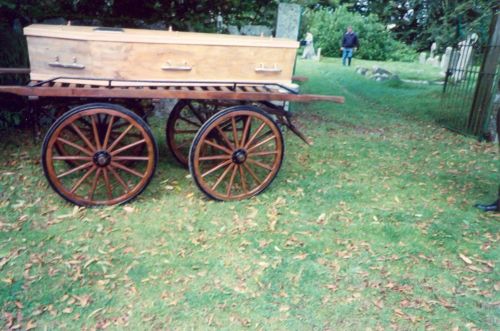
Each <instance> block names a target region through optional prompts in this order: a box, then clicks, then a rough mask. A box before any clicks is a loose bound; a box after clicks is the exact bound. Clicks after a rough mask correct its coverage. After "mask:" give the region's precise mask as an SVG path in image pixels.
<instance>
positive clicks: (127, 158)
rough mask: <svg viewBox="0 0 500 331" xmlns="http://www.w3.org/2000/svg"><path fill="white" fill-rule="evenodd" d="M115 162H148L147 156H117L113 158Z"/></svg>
mask: <svg viewBox="0 0 500 331" xmlns="http://www.w3.org/2000/svg"><path fill="white" fill-rule="evenodd" d="M113 160H115V161H148V160H149V157H147V156H115V157H113Z"/></svg>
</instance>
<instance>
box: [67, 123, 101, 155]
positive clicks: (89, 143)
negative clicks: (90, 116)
mask: <svg viewBox="0 0 500 331" xmlns="http://www.w3.org/2000/svg"><path fill="white" fill-rule="evenodd" d="M71 127H72V128H73V130H75V132H76V133H77V134H78V135H79V136H80V138H81V139H82V140H83V141H84V142H85V144H86V145H87V146H88V147H89V148H90V150H91V151H95V150H96V148H95V146H94V145H93V144H92V143H91V142H90V140H89V139H88V138H87V136H86V135H84V134H83V132H82V131H81V130H80V128H79V127H77V126H76V125H75V123H71Z"/></svg>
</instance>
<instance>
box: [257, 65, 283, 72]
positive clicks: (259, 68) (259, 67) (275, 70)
mask: <svg viewBox="0 0 500 331" xmlns="http://www.w3.org/2000/svg"><path fill="white" fill-rule="evenodd" d="M255 72H257V73H259V72H260V73H266V72H270V73H273V72H274V73H279V72H281V69H280V68H278V66H277V65H276V64H275V65H274V67H272V68H266V67H264V65H263V64H262V63H261V64H260V66H258V67H257V68H255Z"/></svg>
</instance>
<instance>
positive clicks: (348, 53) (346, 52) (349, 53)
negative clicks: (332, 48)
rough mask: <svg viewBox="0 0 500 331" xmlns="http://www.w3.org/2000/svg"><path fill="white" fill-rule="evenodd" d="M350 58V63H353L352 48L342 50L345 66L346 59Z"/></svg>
mask: <svg viewBox="0 0 500 331" xmlns="http://www.w3.org/2000/svg"><path fill="white" fill-rule="evenodd" d="M346 59H348V63H349V65H351V59H352V48H346V47H344V49H343V50H342V65H344V66H345V60H346Z"/></svg>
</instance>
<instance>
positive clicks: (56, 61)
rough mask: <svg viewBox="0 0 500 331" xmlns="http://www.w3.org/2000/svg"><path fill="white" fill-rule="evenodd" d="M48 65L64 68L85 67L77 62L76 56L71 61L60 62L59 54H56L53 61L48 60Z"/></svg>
mask: <svg viewBox="0 0 500 331" xmlns="http://www.w3.org/2000/svg"><path fill="white" fill-rule="evenodd" d="M49 66H50V67H56V68H66V69H80V70H81V69H85V66H84V65H83V64H81V63H77V59H76V57H74V58H73V63H61V62H60V61H59V56H56V60H55V61H54V62H50V63H49Z"/></svg>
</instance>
